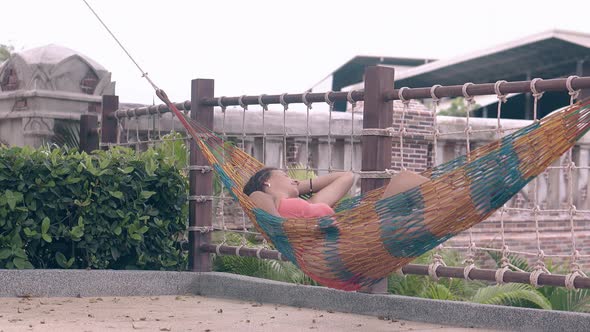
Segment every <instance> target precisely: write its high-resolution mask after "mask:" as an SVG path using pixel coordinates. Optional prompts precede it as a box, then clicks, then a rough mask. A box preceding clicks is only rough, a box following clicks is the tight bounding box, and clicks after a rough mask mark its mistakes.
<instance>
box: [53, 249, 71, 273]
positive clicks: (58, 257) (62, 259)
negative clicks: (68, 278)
mask: <svg viewBox="0 0 590 332" xmlns="http://www.w3.org/2000/svg"><path fill="white" fill-rule="evenodd" d="M55 261H56V262H57V264H58V265H59V266H61V267H62V268H64V269H67V268H69V267H70V266H71V264H68V263H69V262H68V260H67V259H66V256H65V255H64V254H62V253H61V252H59V251H58V252H57V253H56V254H55ZM72 263H73V261H72Z"/></svg>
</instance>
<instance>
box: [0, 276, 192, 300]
mask: <svg viewBox="0 0 590 332" xmlns="http://www.w3.org/2000/svg"><path fill="white" fill-rule="evenodd" d="M196 278H197V275H196V274H195V273H192V272H169V271H113V270H0V280H1V281H2V282H0V297H15V296H32V297H76V296H83V297H86V296H153V295H178V294H192V293H194V290H193V285H194V283H195V279H196Z"/></svg>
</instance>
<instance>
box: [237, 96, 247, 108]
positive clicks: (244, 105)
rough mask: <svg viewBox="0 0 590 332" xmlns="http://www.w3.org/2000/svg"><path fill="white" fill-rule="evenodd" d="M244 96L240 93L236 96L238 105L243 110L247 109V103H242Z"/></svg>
mask: <svg viewBox="0 0 590 332" xmlns="http://www.w3.org/2000/svg"><path fill="white" fill-rule="evenodd" d="M244 97H246V96H245V95H242V96H240V97H239V98H238V103H239V104H240V107H241V108H243V109H244V111H245V110H247V109H248V105H247V104H245V103H244Z"/></svg>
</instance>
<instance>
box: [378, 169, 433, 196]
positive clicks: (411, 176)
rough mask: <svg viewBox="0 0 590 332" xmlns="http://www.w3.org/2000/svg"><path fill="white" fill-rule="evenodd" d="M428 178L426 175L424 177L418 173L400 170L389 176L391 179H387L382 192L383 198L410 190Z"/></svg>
mask: <svg viewBox="0 0 590 332" xmlns="http://www.w3.org/2000/svg"><path fill="white" fill-rule="evenodd" d="M428 180H429V179H428V178H427V177H424V176H422V175H420V174H418V173H414V172H410V171H401V172H399V173H397V174H396V175H394V176H392V177H391V180H389V184H388V185H387V188H385V192H384V193H383V198H385V197H389V196H393V195H396V194H399V193H402V192H404V191H407V190H410V189H412V188H414V187H417V186H419V185H421V184H422V183H424V182H427V181H428Z"/></svg>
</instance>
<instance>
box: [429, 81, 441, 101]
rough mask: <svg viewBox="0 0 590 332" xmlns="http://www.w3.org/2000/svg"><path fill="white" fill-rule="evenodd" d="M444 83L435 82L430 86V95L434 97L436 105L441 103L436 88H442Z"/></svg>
mask: <svg viewBox="0 0 590 332" xmlns="http://www.w3.org/2000/svg"><path fill="white" fill-rule="evenodd" d="M441 86H442V85H440V84H435V85H433V86H432V87H431V88H430V96H431V97H432V102H433V103H434V105H435V106H438V104H439V103H440V98H439V97H437V96H436V89H438V88H440V87H441Z"/></svg>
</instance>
